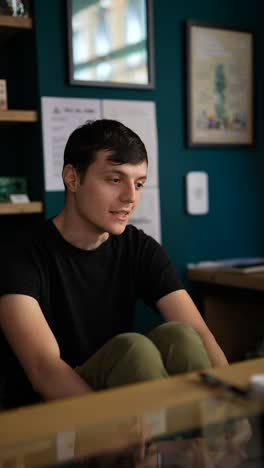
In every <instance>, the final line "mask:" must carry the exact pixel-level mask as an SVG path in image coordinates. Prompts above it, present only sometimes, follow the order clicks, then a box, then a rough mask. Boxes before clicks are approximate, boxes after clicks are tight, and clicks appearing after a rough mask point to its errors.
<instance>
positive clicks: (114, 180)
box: [110, 177, 120, 184]
mask: <svg viewBox="0 0 264 468" xmlns="http://www.w3.org/2000/svg"><path fill="white" fill-rule="evenodd" d="M110 180H111V182H113V183H114V184H118V182H120V179H119V178H118V177H112V179H110Z"/></svg>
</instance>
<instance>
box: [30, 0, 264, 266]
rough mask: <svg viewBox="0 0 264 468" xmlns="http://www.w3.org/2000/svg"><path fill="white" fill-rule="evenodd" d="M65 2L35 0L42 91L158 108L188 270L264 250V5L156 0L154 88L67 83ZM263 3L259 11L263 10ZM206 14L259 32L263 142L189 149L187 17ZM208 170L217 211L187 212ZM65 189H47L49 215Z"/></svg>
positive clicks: (172, 233)
mask: <svg viewBox="0 0 264 468" xmlns="http://www.w3.org/2000/svg"><path fill="white" fill-rule="evenodd" d="M65 3H66V2H64V1H61V0H46V1H45V2H44V1H43V0H35V16H36V18H35V23H36V43H37V58H38V67H39V70H38V73H39V91H40V95H42V96H61V97H63V96H64V97H84V98H106V99H107V98H111V99H144V100H153V101H155V102H156V105H157V125H158V138H159V177H160V195H161V221H162V237H163V245H164V246H165V248H166V250H167V251H168V252H169V253H170V255H171V257H172V259H173V260H174V262H175V264H176V265H177V266H178V269H179V270H180V271H181V272H184V266H185V265H186V263H187V262H189V261H198V260H202V259H213V258H224V257H230V256H247V255H260V254H262V255H263V254H264V242H263V241H264V222H263V215H262V213H263V188H262V187H263V180H262V179H263V176H264V164H263V149H264V137H263V118H264V115H263V112H264V110H263V82H264V80H263V78H264V77H263V67H264V59H263V55H262V54H261V48H262V45H263V42H264V41H263V38H264V33H263V32H262V30H263V21H262V15H261V20H259V19H258V17H260V8H261V2H260V1H255V2H254V0H222V1H221V3H219V2H213V1H212V0H210V1H209V0H200V1H199V2H198V1H197V0H185V1H184V2H177V1H175V0H166V1H161V0H154V33H155V43H154V47H155V74H156V88H155V89H154V90H128V89H127V90H125V89H110V88H109V89H107V88H95V87H94V88H92V87H81V86H79V87H78V86H70V85H68V84H67V51H66V17H65ZM257 7H258V8H259V10H257ZM188 18H189V19H200V20H206V21H210V22H218V23H223V24H225V25H226V26H232V25H233V26H238V27H242V28H248V29H252V30H253V31H255V33H256V43H257V48H256V59H257V60H256V69H257V79H256V91H257V97H258V99H257V107H256V146H255V147H254V148H250V149H248V148H245V149H241V148H240V149H239V148H236V149H235V148H234V149H232V148H231V149H230V148H229V149H224V148H219V149H190V148H187V147H186V146H185V138H184V134H185V123H184V118H185V103H184V93H185V77H184V27H183V26H184V20H185V19H188ZM191 170H203V171H206V172H208V175H209V187H210V212H209V214H208V215H206V216H196V217H195V216H188V215H186V214H185V211H184V176H185V174H186V173H187V172H189V171H191ZM62 201H63V194H62V193H46V195H45V202H46V215H47V216H51V215H53V214H55V213H56V212H57V211H58V210H59V209H60V207H61V206H62Z"/></svg>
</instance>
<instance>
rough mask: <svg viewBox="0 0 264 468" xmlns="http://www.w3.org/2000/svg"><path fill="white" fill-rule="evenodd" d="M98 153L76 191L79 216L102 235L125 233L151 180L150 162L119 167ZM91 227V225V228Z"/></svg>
mask: <svg viewBox="0 0 264 468" xmlns="http://www.w3.org/2000/svg"><path fill="white" fill-rule="evenodd" d="M108 156H109V152H108V151H106V150H101V151H98V152H97V156H96V159H95V161H94V162H93V163H92V164H91V166H89V168H88V169H87V171H86V174H85V175H84V177H83V180H82V182H81V183H80V180H79V181H78V187H77V189H76V192H75V201H76V205H75V206H76V209H77V210H78V215H79V216H80V217H81V218H82V221H85V222H86V223H88V225H90V227H91V228H92V229H93V231H96V232H97V231H98V234H101V233H103V232H108V233H111V234H116V235H119V234H122V232H123V231H124V229H125V227H126V225H127V223H128V220H129V217H130V216H131V214H132V212H133V211H134V210H135V208H136V207H137V205H138V203H139V200H140V197H141V192H142V188H143V185H144V183H145V181H146V178H147V162H146V161H143V162H142V163H139V164H127V163H126V164H121V165H120V164H119V165H117V164H116V163H114V162H112V161H109V160H107V157H108ZM87 227H88V226H87Z"/></svg>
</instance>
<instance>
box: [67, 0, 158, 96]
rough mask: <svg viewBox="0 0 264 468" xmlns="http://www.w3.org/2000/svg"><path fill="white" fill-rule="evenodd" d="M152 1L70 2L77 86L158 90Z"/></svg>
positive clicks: (72, 62)
mask: <svg viewBox="0 0 264 468" xmlns="http://www.w3.org/2000/svg"><path fill="white" fill-rule="evenodd" d="M152 9H153V0H139V1H138V2H135V4H133V2H132V3H131V2H129V1H128V0H123V1H121V2H120V1H118V0H107V1H90V0H82V1H79V0H67V33H68V70H69V81H70V84H73V85H81V86H104V87H118V88H143V89H153V88H154V53H153V12H152Z"/></svg>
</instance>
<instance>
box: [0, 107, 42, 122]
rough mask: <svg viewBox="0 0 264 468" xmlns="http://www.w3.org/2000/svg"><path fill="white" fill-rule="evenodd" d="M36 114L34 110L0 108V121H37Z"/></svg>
mask: <svg viewBox="0 0 264 468" xmlns="http://www.w3.org/2000/svg"><path fill="white" fill-rule="evenodd" d="M37 121H38V114H37V112H36V111H34V110H3V111H1V110H0V123H1V122H3V123H5V122H13V123H16V122H37Z"/></svg>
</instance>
